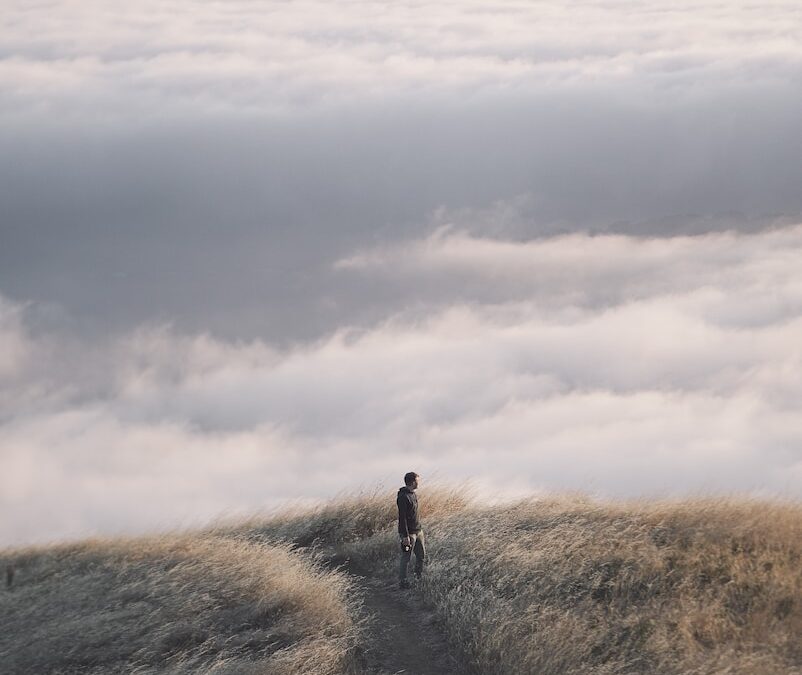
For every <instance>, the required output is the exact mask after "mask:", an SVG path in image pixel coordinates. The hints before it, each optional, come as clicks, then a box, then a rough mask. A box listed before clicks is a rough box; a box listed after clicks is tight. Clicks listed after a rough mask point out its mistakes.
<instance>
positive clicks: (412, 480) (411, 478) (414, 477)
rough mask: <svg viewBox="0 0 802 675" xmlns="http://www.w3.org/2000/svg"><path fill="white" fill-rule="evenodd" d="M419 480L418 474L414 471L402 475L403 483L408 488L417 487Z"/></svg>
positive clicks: (414, 488) (415, 488)
mask: <svg viewBox="0 0 802 675" xmlns="http://www.w3.org/2000/svg"><path fill="white" fill-rule="evenodd" d="M419 480H420V476H419V475H418V474H416V473H415V472H414V471H410V472H409V473H407V474H405V475H404V485H406V486H407V487H408V488H409V489H410V490H417V489H418V482H419Z"/></svg>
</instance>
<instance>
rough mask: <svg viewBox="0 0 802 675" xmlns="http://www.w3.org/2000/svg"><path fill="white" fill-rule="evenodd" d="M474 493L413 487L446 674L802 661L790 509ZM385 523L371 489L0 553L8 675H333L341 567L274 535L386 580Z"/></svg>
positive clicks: (341, 662)
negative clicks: (453, 669) (162, 531)
mask: <svg viewBox="0 0 802 675" xmlns="http://www.w3.org/2000/svg"><path fill="white" fill-rule="evenodd" d="M469 504H470V497H469V493H466V491H465V490H462V489H461V490H456V491H449V490H442V489H440V490H437V489H435V490H432V489H431V488H429V489H424V490H422V491H421V505H422V509H423V520H424V525H425V527H426V530H427V543H428V549H429V566H428V569H427V574H426V580H425V582H424V583H423V585H422V586H421V589H420V590H421V592H422V593H423V594H424V596H425V597H426V598H427V599H428V601H429V602H430V603H431V604H432V605H433V606H434V607H435V608H436V610H437V612H438V613H439V614H440V616H441V618H442V619H443V625H444V626H445V630H446V631H447V632H448V634H449V638H450V640H451V642H452V644H453V645H454V649H455V652H457V653H458V654H461V656H462V661H463V664H464V665H463V668H462V670H461V671H460V672H464V673H485V674H493V675H496V674H498V675H501V674H502V673H503V674H504V675H516V674H518V673H521V674H523V673H538V674H539V675H557V674H560V675H571V674H580V673H581V674H594V675H607V674H613V673H615V674H629V673H631V674H634V673H660V674H666V675H673V674H677V675H679V674H680V673H682V674H689V675H703V674H705V675H713V674H716V675H769V674H775V673H776V674H778V675H779V674H780V673H782V674H783V675H788V674H793V673H797V674H799V673H802V571H801V570H802V506H801V505H799V504H791V503H776V502H766V501H749V500H743V499H731V500H704V499H698V500H690V501H685V502H668V501H663V502H653V503H645V502H642V503H603V502H598V501H592V500H589V499H584V498H581V497H565V498H560V499H552V500H529V501H522V502H520V503H517V504H514V505H507V506H498V507H494V508H489V509H483V510H476V509H471V508H470V506H469ZM395 520H396V512H395V499H394V493H393V492H387V493H375V494H370V495H360V496H357V497H354V498H351V499H348V498H343V499H339V500H335V501H333V502H331V503H329V504H327V505H324V506H322V507H320V508H317V509H312V510H303V509H296V510H293V511H287V512H282V513H279V514H274V515H273V516H271V517H268V518H258V519H252V520H251V521H248V522H243V523H239V524H237V525H236V526H218V527H216V528H213V529H212V530H210V531H208V532H205V533H200V534H198V535H195V536H192V537H190V536H188V535H187V536H183V537H178V538H173V539H154V540H145V541H138V542H136V545H134V544H133V543H131V542H128V543H124V542H118V543H114V542H106V543H102V542H100V543H87V544H83V545H79V546H73V547H60V548H52V549H44V550H38V551H30V552H27V553H22V552H17V553H13V554H6V555H5V556H0V562H2V561H3V560H4V559H8V558H9V557H10V556H12V557H15V558H16V559H17V560H18V561H19V562H21V563H22V569H23V570H24V573H23V574H22V575H21V576H20V580H19V584H17V583H16V582H15V588H14V589H13V591H12V592H9V593H0V597H2V601H1V602H0V613H1V614H2V615H1V616H0V621H2V622H3V625H4V626H8V625H11V626H12V629H11V630H10V631H9V630H6V631H5V635H2V636H0V659H1V660H2V662H3V665H4V672H10V673H15V672H19V673H21V672H63V673H73V672H74V673H77V672H90V673H92V672H94V673H101V672H103V673H106V672H112V673H113V672H133V671H135V672H140V673H147V672H156V671H158V672H174V673H179V672H215V673H218V672H219V673H226V672H228V673H248V672H254V673H256V672H258V673H279V672H281V673H285V672H286V673H291V672H297V673H335V672H345V671H347V669H348V668H350V667H353V660H352V659H351V658H350V656H349V655H350V654H351V652H352V651H353V650H354V646H355V645H356V644H357V643H358V639H359V636H358V633H357V630H356V628H355V626H356V624H357V623H358V619H356V618H355V617H357V616H358V610H359V608H358V600H354V596H353V593H352V592H350V591H349V586H348V582H347V579H346V578H345V576H344V575H343V574H341V573H337V572H327V571H324V570H322V569H321V568H320V567H319V566H317V565H316V564H315V563H314V562H312V561H310V559H309V558H308V557H305V556H303V555H300V554H299V553H298V552H297V551H294V550H292V549H290V548H287V546H286V545H277V544H275V543H274V541H275V540H277V539H282V540H285V541H286V542H292V543H293V544H294V545H298V546H304V547H312V548H316V549H319V550H322V551H326V550H331V549H336V550H337V551H338V552H339V553H340V554H345V555H348V556H349V557H350V558H351V559H352V560H354V561H355V562H356V563H357V564H358V565H360V566H362V567H363V568H365V569H371V570H373V571H374V572H375V573H378V574H384V575H386V576H387V579H388V581H389V580H391V579H392V577H393V575H394V573H395V564H396V555H397V539H396V535H395ZM6 663H8V664H10V665H9V666H8V667H6V666H5V664H6ZM56 666H57V667H56ZM249 668H251V669H252V670H249Z"/></svg>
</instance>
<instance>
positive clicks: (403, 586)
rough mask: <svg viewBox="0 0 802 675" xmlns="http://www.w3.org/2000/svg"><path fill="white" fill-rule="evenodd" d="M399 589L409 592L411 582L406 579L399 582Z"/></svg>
mask: <svg viewBox="0 0 802 675" xmlns="http://www.w3.org/2000/svg"><path fill="white" fill-rule="evenodd" d="M398 589H399V590H401V591H407V590H409V582H408V581H407V580H406V579H404V581H399V582H398Z"/></svg>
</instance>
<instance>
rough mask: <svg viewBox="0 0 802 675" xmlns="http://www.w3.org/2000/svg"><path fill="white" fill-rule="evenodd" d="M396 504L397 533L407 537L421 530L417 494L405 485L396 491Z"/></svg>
mask: <svg viewBox="0 0 802 675" xmlns="http://www.w3.org/2000/svg"><path fill="white" fill-rule="evenodd" d="M395 503H396V504H398V534H400V535H401V536H402V537H408V536H409V535H410V534H416V533H418V532H420V531H421V526H420V518H419V516H418V495H416V494H415V491H414V490H410V489H409V488H408V487H407V486H406V485H405V486H404V487H402V488H401V489H400V490H399V491H398V497H397V498H396V500H395Z"/></svg>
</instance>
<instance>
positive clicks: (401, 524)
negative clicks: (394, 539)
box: [396, 497, 409, 539]
mask: <svg viewBox="0 0 802 675" xmlns="http://www.w3.org/2000/svg"><path fill="white" fill-rule="evenodd" d="M396 504H398V532H399V533H400V534H401V535H402V536H403V537H406V538H407V539H409V525H407V514H408V513H409V501H408V500H407V498H406V497H399V498H398V499H397V500H396Z"/></svg>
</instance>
